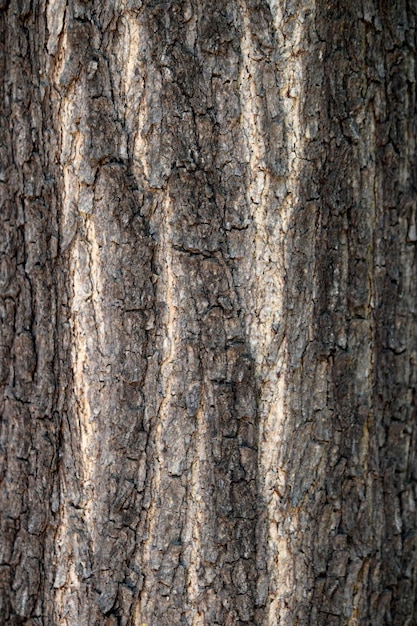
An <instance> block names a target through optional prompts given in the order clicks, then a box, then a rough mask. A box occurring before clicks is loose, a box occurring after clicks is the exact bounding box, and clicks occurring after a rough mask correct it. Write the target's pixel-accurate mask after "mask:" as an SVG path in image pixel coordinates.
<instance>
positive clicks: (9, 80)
mask: <svg viewBox="0 0 417 626" xmlns="http://www.w3.org/2000/svg"><path fill="white" fill-rule="evenodd" d="M0 22H1V27H0V28H1V51H0V55H1V92H2V93H1V115H0V120H1V121H0V124H1V138H2V141H1V149H0V161H1V163H0V169H1V175H0V179H1V182H0V193H1V222H2V226H1V228H0V238H1V243H0V257H1V258H0V264H1V279H0V284H1V286H0V333H1V339H0V345H1V348H0V363H1V365H0V371H1V376H0V379H1V380H0V389H1V396H0V397H1V400H0V411H1V421H0V427H1V442H2V444H1V469H0V477H1V506H0V511H1V530H0V553H1V556H0V562H1V566H0V568H1V586H0V614H1V616H2V617H1V619H2V621H4V623H7V624H20V623H26V620H29V619H31V618H32V617H33V618H34V619H35V620H36V619H41V616H42V615H43V613H44V611H45V601H46V593H47V591H48V588H49V585H50V576H49V572H48V571H47V566H46V564H45V562H44V555H45V552H46V551H47V550H48V546H49V544H50V537H51V533H53V510H54V509H55V510H56V508H55V507H56V480H55V477H56V471H57V449H58V437H59V435H58V432H59V418H58V417H57V413H56V405H57V397H58V387H59V385H58V383H57V380H58V379H57V359H56V347H57V344H58V333H57V324H58V321H57V320H58V314H59V311H58V299H59V296H58V295H57V292H58V290H59V288H58V283H59V280H60V272H59V266H58V263H57V190H56V185H55V180H54V174H55V167H54V165H53V158H51V155H53V154H54V146H53V141H52V139H51V137H50V136H49V135H48V129H49V128H50V126H51V108H50V106H49V97H50V90H49V88H48V86H47V84H46V82H45V80H44V72H43V65H42V49H43V45H44V43H45V38H46V33H45V23H44V19H43V15H42V10H41V7H34V9H33V11H31V8H30V6H29V4H28V3H16V2H10V3H7V4H4V3H3V4H2V6H1V9H0ZM51 508H52V510H51Z"/></svg>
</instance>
